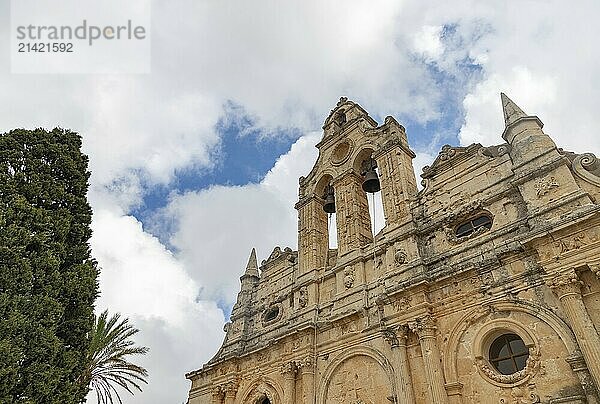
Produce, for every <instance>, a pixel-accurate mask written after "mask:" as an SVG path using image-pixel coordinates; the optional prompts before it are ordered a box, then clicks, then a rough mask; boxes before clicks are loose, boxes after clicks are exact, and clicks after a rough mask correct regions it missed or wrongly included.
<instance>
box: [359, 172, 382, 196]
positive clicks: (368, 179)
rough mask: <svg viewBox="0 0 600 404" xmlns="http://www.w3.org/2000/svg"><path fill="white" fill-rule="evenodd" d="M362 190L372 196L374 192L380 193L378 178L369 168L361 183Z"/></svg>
mask: <svg viewBox="0 0 600 404" xmlns="http://www.w3.org/2000/svg"><path fill="white" fill-rule="evenodd" d="M362 189H363V191H365V192H368V193H370V194H374V193H375V192H379V191H381V184H380V183H379V176H378V175H377V172H376V171H375V169H374V168H371V169H370V170H369V171H367V172H366V173H365V179H364V180H363V183H362Z"/></svg>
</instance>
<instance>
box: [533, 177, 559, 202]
mask: <svg viewBox="0 0 600 404" xmlns="http://www.w3.org/2000/svg"><path fill="white" fill-rule="evenodd" d="M559 186H560V184H559V183H558V181H557V180H556V178H555V177H553V176H550V177H547V178H542V179H540V180H538V181H537V182H536V183H535V185H534V187H535V190H536V194H537V197H538V198H541V197H542V196H544V195H546V194H547V193H548V192H550V191H551V190H553V189H554V188H558V187H559Z"/></svg>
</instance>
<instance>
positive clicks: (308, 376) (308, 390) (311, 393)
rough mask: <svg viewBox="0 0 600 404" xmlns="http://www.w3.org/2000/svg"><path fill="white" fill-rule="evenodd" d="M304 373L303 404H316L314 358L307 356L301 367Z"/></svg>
mask: <svg viewBox="0 0 600 404" xmlns="http://www.w3.org/2000/svg"><path fill="white" fill-rule="evenodd" d="M299 367H300V372H301V373H302V396H303V397H304V399H303V400H304V401H302V403H303V404H315V368H314V363H313V357H312V356H307V357H306V358H304V359H303V360H302V362H301V363H300V365H299Z"/></svg>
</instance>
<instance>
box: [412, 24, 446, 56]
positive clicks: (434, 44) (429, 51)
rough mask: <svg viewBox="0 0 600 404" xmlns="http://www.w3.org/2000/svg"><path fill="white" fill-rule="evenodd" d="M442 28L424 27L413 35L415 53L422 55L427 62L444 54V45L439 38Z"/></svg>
mask: <svg viewBox="0 0 600 404" xmlns="http://www.w3.org/2000/svg"><path fill="white" fill-rule="evenodd" d="M442 28H443V27H441V26H437V27H434V26H431V25H425V26H423V27H422V29H421V31H420V32H418V33H416V34H414V35H413V45H414V49H415V51H416V52H418V53H420V54H422V55H423V56H424V57H425V59H426V60H428V61H435V60H437V59H439V57H440V56H442V54H443V53H444V44H443V43H442V38H441V37H440V35H441V33H442Z"/></svg>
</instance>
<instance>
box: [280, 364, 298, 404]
mask: <svg viewBox="0 0 600 404" xmlns="http://www.w3.org/2000/svg"><path fill="white" fill-rule="evenodd" d="M281 374H282V375H283V404H288V403H289V404H294V403H295V402H296V364H295V363H294V362H287V363H285V364H284V365H283V366H282V367H281Z"/></svg>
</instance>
